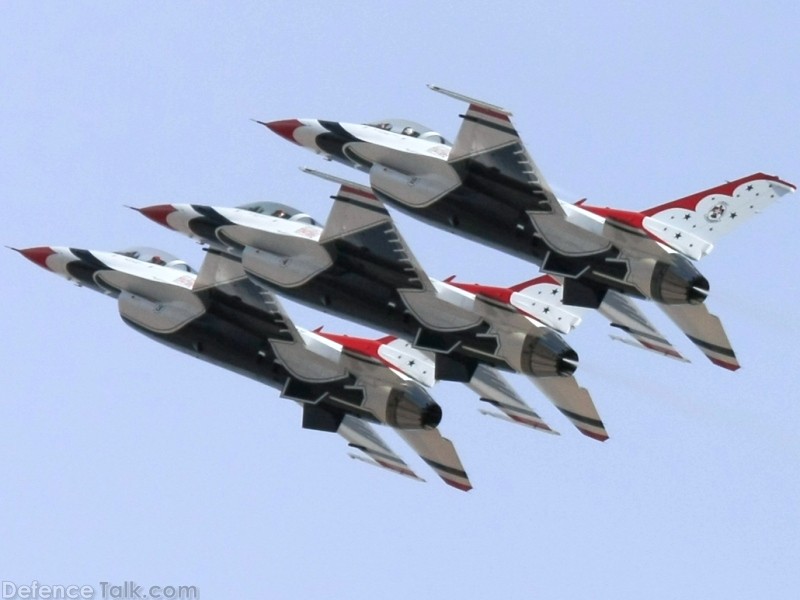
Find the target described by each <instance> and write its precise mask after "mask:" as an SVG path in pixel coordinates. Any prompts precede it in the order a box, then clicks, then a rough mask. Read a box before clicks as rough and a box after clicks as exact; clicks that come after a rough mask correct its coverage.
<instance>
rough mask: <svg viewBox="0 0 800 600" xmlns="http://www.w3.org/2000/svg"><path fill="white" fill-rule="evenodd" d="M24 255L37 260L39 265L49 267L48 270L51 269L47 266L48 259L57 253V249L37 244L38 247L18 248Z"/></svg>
mask: <svg viewBox="0 0 800 600" xmlns="http://www.w3.org/2000/svg"><path fill="white" fill-rule="evenodd" d="M18 252H19V253H20V254H22V256H24V257H25V258H27V259H28V260H29V261H31V262H35V263H36V264H37V265H39V266H40V267H42V268H43V269H47V270H48V271H49V270H51V269H50V267H48V266H47V259H48V258H50V257H51V256H53V254H56V251H55V250H53V249H52V248H51V247H50V246H37V247H36V248H24V249H22V250H18Z"/></svg>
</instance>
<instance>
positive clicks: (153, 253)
mask: <svg viewBox="0 0 800 600" xmlns="http://www.w3.org/2000/svg"><path fill="white" fill-rule="evenodd" d="M116 254H121V255H122V256H129V257H130V258H135V259H136V260H141V261H142V262H146V263H152V264H154V265H160V266H162V267H170V268H172V269H177V270H178V271H186V272H187V273H197V271H195V270H194V269H193V268H192V267H190V266H189V263H187V262H186V261H184V260H181V259H179V258H178V257H177V256H174V255H172V254H170V253H169V252H164V251H163V250H156V249H155V248H148V247H147V246H135V247H133V248H128V249H127V250H120V251H117V252H116Z"/></svg>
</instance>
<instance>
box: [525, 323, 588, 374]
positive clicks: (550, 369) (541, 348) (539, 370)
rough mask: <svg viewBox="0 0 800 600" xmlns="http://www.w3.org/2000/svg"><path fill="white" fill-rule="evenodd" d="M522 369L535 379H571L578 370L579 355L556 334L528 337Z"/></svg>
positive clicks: (548, 333) (546, 333)
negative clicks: (554, 377) (555, 377)
mask: <svg viewBox="0 0 800 600" xmlns="http://www.w3.org/2000/svg"><path fill="white" fill-rule="evenodd" d="M521 363H522V368H523V369H524V370H525V371H524V372H525V373H526V374H527V375H533V376H534V377H553V376H559V375H560V376H562V377H569V376H570V375H572V374H573V373H574V372H575V370H576V369H577V368H578V353H577V352H575V350H573V349H572V348H571V347H570V346H569V345H568V344H567V343H566V342H565V341H564V340H563V339H562V338H561V336H560V335H558V334H557V333H555V332H552V331H547V332H545V333H544V334H543V335H541V336H538V337H534V336H528V337H527V338H526V340H525V344H524V345H523V350H522V361H521Z"/></svg>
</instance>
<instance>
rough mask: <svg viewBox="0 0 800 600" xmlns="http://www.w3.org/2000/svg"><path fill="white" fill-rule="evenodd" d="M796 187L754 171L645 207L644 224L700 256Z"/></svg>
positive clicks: (679, 248)
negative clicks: (663, 202)
mask: <svg viewBox="0 0 800 600" xmlns="http://www.w3.org/2000/svg"><path fill="white" fill-rule="evenodd" d="M795 189H796V188H795V186H794V185H792V184H791V183H788V182H786V181H782V180H781V179H779V178H778V177H775V176H774V175H766V174H764V173H755V174H753V175H749V176H747V177H742V178H741V179H737V180H736V181H729V182H727V183H724V184H722V185H719V186H717V187H714V188H711V189H708V190H704V191H702V192H698V193H696V194H692V195H690V196H686V197H685V198H681V199H679V200H675V201H673V202H668V203H666V204H662V205H660V206H655V207H653V208H650V209H647V210H643V211H642V214H643V215H644V220H643V221H642V227H643V228H644V229H645V230H647V232H648V233H650V234H651V235H653V236H654V237H656V238H658V239H661V240H663V241H664V243H666V244H668V245H669V246H671V247H672V248H673V249H675V250H677V251H678V252H681V253H682V254H685V255H686V256H688V257H689V258H692V259H694V260H697V259H699V258H702V257H703V256H705V255H706V254H708V253H709V252H711V250H712V249H713V248H714V245H715V244H716V243H717V241H718V240H719V239H721V238H722V237H723V236H724V235H726V234H728V233H730V232H732V231H733V230H734V229H736V228H738V227H739V226H740V225H741V224H742V223H744V222H745V221H748V220H749V219H751V218H752V217H754V216H755V215H757V214H758V213H759V212H761V211H763V210H764V209H765V208H767V207H768V206H769V205H770V204H772V203H773V202H775V201H776V200H778V199H779V198H780V197H781V196H783V195H785V194H789V193H791V192H794V191H795Z"/></svg>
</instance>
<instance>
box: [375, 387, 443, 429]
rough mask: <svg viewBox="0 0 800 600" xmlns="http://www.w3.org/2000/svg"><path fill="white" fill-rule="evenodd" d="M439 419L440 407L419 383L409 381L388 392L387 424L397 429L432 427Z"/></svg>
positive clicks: (440, 414) (440, 418)
mask: <svg viewBox="0 0 800 600" xmlns="http://www.w3.org/2000/svg"><path fill="white" fill-rule="evenodd" d="M441 420H442V407H441V406H439V405H438V404H437V403H436V402H435V401H434V400H433V398H431V397H430V395H429V394H428V392H426V391H425V390H424V389H423V388H422V386H420V385H419V384H417V383H414V382H410V381H409V382H406V383H405V385H404V386H403V387H402V388H393V389H392V391H391V392H390V393H389V399H388V400H387V405H386V421H387V424H388V425H390V426H392V427H397V428H398V429H434V428H435V427H436V426H437V425H439V423H440V422H441Z"/></svg>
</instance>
